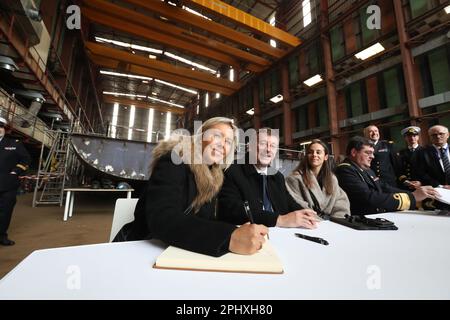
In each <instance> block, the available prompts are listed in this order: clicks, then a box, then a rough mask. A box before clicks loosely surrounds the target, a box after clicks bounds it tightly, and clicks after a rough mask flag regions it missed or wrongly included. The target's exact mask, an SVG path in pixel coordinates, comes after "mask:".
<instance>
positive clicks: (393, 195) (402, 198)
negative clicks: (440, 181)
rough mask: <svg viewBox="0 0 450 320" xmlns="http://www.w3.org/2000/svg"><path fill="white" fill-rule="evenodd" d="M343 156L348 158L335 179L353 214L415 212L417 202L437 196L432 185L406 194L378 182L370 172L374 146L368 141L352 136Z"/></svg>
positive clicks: (339, 167)
mask: <svg viewBox="0 0 450 320" xmlns="http://www.w3.org/2000/svg"><path fill="white" fill-rule="evenodd" d="M346 153H347V159H346V160H345V161H344V162H343V163H341V164H340V165H339V166H338V168H337V170H336V176H337V178H338V181H339V185H340V186H341V188H342V189H343V190H344V191H345V192H346V193H347V196H348V198H349V200H350V210H351V213H352V215H365V214H373V213H384V212H392V211H402V210H414V209H415V208H416V202H417V201H422V200H424V199H426V198H436V197H438V196H439V194H438V193H437V191H436V190H434V189H433V187H431V186H422V187H419V188H417V189H416V190H415V191H414V192H409V191H404V190H401V189H398V188H396V187H392V186H391V185H390V184H388V183H385V182H383V181H381V180H380V179H379V178H378V177H377V176H375V174H374V173H373V171H372V170H371V169H370V163H371V162H372V160H373V159H374V147H373V143H372V142H371V141H370V140H369V139H366V138H363V137H353V138H352V139H350V141H349V143H348V145H347V149H346Z"/></svg>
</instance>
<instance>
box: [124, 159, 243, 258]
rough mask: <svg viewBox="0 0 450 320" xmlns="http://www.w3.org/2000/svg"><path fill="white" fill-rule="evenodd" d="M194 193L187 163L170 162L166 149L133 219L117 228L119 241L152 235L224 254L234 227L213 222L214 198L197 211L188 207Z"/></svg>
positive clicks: (205, 251)
mask: <svg viewBox="0 0 450 320" xmlns="http://www.w3.org/2000/svg"><path fill="white" fill-rule="evenodd" d="M196 194H197V187H196V183H195V179H194V175H193V173H192V172H191V170H190V168H189V166H188V165H186V164H184V163H182V164H179V165H176V164H174V163H173V162H172V160H171V155H170V152H169V153H167V154H166V155H164V156H162V157H161V158H160V159H159V160H158V161H157V163H156V165H155V167H154V169H153V172H152V175H151V177H150V179H149V181H148V184H147V187H146V188H145V191H144V193H143V194H142V196H141V197H140V198H139V201H138V203H137V205H136V209H135V212H134V216H135V220H134V221H133V222H131V223H129V224H128V225H126V226H125V227H124V228H123V229H122V230H121V231H124V232H125V234H126V237H125V239H123V240H142V239H151V238H155V239H159V240H162V241H164V242H166V243H167V244H169V245H173V246H176V247H179V248H182V249H186V250H190V251H194V252H198V253H203V254H207V255H211V256H221V255H223V254H225V253H227V252H228V247H229V242H230V238H231V233H232V232H233V231H234V230H235V229H236V226H235V225H232V224H229V223H225V222H220V221H215V220H216V210H215V207H216V200H215V199H213V200H212V201H211V202H209V203H206V204H204V205H203V206H202V207H201V208H200V210H199V211H198V212H197V213H194V212H193V210H190V206H191V203H192V201H193V200H194V198H195V196H196ZM119 234H120V232H119ZM121 240H122V239H121Z"/></svg>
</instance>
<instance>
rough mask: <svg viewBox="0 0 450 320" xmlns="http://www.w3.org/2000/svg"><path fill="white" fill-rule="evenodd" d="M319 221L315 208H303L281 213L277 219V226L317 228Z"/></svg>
mask: <svg viewBox="0 0 450 320" xmlns="http://www.w3.org/2000/svg"><path fill="white" fill-rule="evenodd" d="M319 221H320V219H319V217H318V216H317V214H316V212H315V211H314V210H311V209H302V210H296V211H292V212H289V213H287V214H284V215H280V216H279V217H278V219H277V227H283V228H299V227H303V228H306V229H315V228H317V223H318V222H319Z"/></svg>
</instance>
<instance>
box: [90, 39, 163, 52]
mask: <svg viewBox="0 0 450 320" xmlns="http://www.w3.org/2000/svg"><path fill="white" fill-rule="evenodd" d="M95 41H97V42H101V43H102V42H103V43H111V44H114V45H116V46H119V47H124V48H131V49H136V50H140V51H146V52H151V53H157V54H162V53H163V51H162V50H160V49H154V48H150V47H144V46H140V45H138V44H131V43H128V42H123V41H117V40H112V39H106V38H101V37H95Z"/></svg>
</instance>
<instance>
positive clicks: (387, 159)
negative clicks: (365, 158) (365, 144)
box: [364, 125, 397, 187]
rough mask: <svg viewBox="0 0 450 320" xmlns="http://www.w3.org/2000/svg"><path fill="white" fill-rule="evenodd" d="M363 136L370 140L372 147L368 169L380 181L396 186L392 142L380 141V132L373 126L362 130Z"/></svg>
mask: <svg viewBox="0 0 450 320" xmlns="http://www.w3.org/2000/svg"><path fill="white" fill-rule="evenodd" d="M364 136H365V137H366V138H367V139H369V140H371V141H372V143H373V147H374V159H373V161H372V163H371V165H370V168H371V169H372V170H373V171H374V172H375V175H376V176H377V177H378V178H380V180H381V181H383V182H386V183H388V184H390V185H391V186H393V187H396V186H397V174H396V172H395V166H396V163H397V159H396V154H395V152H394V146H393V142H392V141H389V142H388V141H386V140H380V131H379V130H378V128H377V127H376V126H374V125H370V126H368V127H366V128H364Z"/></svg>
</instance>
